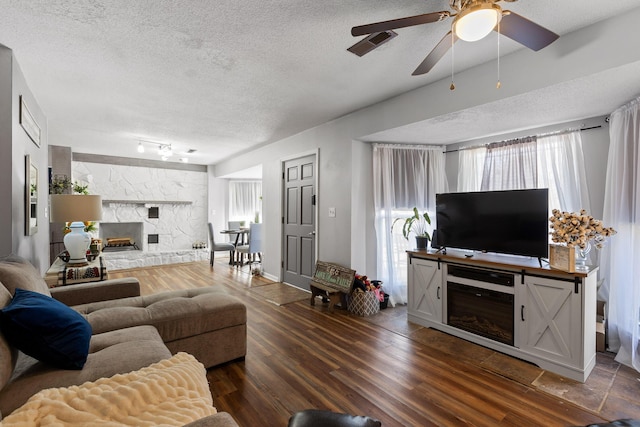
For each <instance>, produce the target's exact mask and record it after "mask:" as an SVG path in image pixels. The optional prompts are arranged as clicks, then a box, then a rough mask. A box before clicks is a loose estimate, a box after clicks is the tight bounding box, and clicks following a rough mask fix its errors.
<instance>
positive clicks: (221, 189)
mask: <svg viewBox="0 0 640 427" xmlns="http://www.w3.org/2000/svg"><path fill="white" fill-rule="evenodd" d="M207 183H208V186H209V195H208V197H209V211H208V213H207V218H208V220H207V221H208V222H210V223H211V224H212V225H213V230H214V233H216V235H215V236H213V237H214V239H215V240H216V242H226V241H228V239H227V238H225V236H223V235H222V234H220V230H226V229H227V228H228V226H227V222H228V219H227V218H228V215H229V214H228V212H229V209H228V205H229V181H228V180H226V179H221V178H216V177H215V176H214V175H213V169H212V168H207Z"/></svg>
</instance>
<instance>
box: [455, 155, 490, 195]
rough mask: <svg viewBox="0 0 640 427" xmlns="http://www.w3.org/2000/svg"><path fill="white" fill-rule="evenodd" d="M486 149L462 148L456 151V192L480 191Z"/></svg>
mask: <svg viewBox="0 0 640 427" xmlns="http://www.w3.org/2000/svg"><path fill="white" fill-rule="evenodd" d="M486 157H487V147H486V146H484V145H480V146H477V147H470V148H462V149H460V151H458V191H459V192H468V191H480V185H481V184H482V173H483V172H484V161H485V158H486Z"/></svg>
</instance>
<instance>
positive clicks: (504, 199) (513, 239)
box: [436, 188, 549, 258]
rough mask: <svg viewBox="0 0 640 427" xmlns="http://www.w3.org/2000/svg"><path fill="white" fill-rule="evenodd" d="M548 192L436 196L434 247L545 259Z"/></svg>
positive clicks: (547, 246) (547, 239) (481, 192)
mask: <svg viewBox="0 0 640 427" xmlns="http://www.w3.org/2000/svg"><path fill="white" fill-rule="evenodd" d="M548 197H549V195H548V190H547V189H546V188H545V189H535V190H511V191H479V192H470V193H443V194H436V223H437V225H436V227H437V231H436V233H437V244H438V246H440V247H442V248H458V249H468V250H474V251H483V252H498V253H503V254H512V255H523V256H530V257H538V258H546V257H547V256H548V248H549V208H548V205H549V201H548V200H549V199H548Z"/></svg>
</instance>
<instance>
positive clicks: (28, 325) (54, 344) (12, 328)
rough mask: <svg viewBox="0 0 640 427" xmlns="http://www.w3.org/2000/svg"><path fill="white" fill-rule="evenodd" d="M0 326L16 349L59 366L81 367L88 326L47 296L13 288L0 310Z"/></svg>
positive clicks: (87, 350) (85, 348)
mask: <svg viewBox="0 0 640 427" xmlns="http://www.w3.org/2000/svg"><path fill="white" fill-rule="evenodd" d="M0 313H1V315H0V327H1V328H2V333H3V334H4V335H5V337H6V338H7V340H8V341H9V342H10V343H11V344H13V345H14V346H16V347H17V348H18V349H20V350H21V351H23V352H24V353H26V354H28V355H29V356H32V357H35V358H36V359H38V360H41V361H43V362H45V363H48V364H51V365H52V366H55V367H58V368H62V369H82V367H83V366H84V364H85V362H86V360H87V355H88V354H89V341H90V339H91V325H89V322H87V321H86V320H85V318H84V317H82V315H80V314H79V313H78V312H76V311H75V310H72V309H71V308H69V307H67V306H66V305H64V304H62V303H61V302H59V301H56V300H54V299H53V298H51V297H50V296H46V295H42V294H40V293H37V292H33V291H27V290H24V289H20V288H17V289H16V290H15V294H14V296H13V300H12V301H11V303H10V304H9V305H7V306H6V307H4V308H3V309H2V311H1V312H0Z"/></svg>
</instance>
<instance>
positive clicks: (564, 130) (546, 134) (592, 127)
mask: <svg viewBox="0 0 640 427" xmlns="http://www.w3.org/2000/svg"><path fill="white" fill-rule="evenodd" d="M601 127H602V125H597V126H590V127H588V128H580V129H563V130H559V131H555V132H548V133H542V134H540V135H529V136H521V137H520V138H513V139H506V140H502V141H496V142H498V143H500V142H507V141H513V140H516V139H526V138H532V137H536V138H539V137H545V136H552V135H560V134H563V133H566V132H574V131H580V132H582V131H585V130H591V129H599V128H601ZM489 144H494V142H487V143H484V144H478V145H470V146H468V147H462V148H456V149H455V150H445V151H444V154H447V153H456V152H458V151H460V150H468V149H470V148H477V147H486V146H487V145H489Z"/></svg>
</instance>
